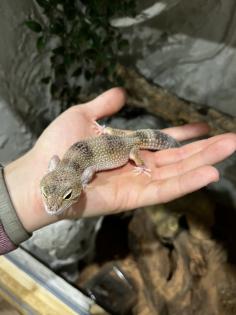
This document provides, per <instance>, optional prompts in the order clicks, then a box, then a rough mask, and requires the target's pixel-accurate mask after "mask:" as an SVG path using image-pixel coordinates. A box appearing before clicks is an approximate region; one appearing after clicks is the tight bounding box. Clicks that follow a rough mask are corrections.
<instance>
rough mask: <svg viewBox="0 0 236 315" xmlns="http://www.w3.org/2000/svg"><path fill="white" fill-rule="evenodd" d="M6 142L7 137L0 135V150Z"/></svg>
mask: <svg viewBox="0 0 236 315" xmlns="http://www.w3.org/2000/svg"><path fill="white" fill-rule="evenodd" d="M7 141H8V137H7V136H6V135H0V149H3V148H4V147H5V144H6V143H7Z"/></svg>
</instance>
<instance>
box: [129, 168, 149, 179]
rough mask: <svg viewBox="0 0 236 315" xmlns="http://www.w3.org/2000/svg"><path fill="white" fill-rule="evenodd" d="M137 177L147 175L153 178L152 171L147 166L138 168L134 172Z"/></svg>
mask: <svg viewBox="0 0 236 315" xmlns="http://www.w3.org/2000/svg"><path fill="white" fill-rule="evenodd" d="M133 172H134V173H135V175H140V174H145V175H147V176H149V177H151V174H150V173H151V170H150V169H149V168H147V167H145V166H136V167H135V168H134V170H133Z"/></svg>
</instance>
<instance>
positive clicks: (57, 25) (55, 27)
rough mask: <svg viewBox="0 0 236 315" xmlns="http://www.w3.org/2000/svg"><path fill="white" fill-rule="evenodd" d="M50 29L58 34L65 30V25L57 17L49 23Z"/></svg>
mask: <svg viewBox="0 0 236 315" xmlns="http://www.w3.org/2000/svg"><path fill="white" fill-rule="evenodd" d="M50 31H51V33H52V34H55V35H60V34H63V33H64V32H65V25H64V21H63V20H62V19H57V21H56V22H55V23H54V24H52V25H50Z"/></svg>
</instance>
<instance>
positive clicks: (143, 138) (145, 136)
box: [135, 129, 180, 151]
mask: <svg viewBox="0 0 236 315" xmlns="http://www.w3.org/2000/svg"><path fill="white" fill-rule="evenodd" d="M135 136H136V137H137V138H138V141H139V146H140V149H147V150H154V151H159V150H165V149H170V148H177V147H179V146H180V143H179V142H178V141H177V140H175V139H174V138H173V137H171V136H169V135H168V134H166V133H164V132H162V131H160V130H155V129H143V130H138V131H136V135H135Z"/></svg>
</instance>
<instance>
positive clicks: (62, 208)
mask: <svg viewBox="0 0 236 315" xmlns="http://www.w3.org/2000/svg"><path fill="white" fill-rule="evenodd" d="M43 204H44V208H45V211H46V212H47V214H49V215H51V216H53V215H60V214H62V213H63V212H64V211H65V210H67V209H68V208H70V207H71V205H72V203H69V204H68V205H66V206H63V207H60V208H58V209H55V210H54V209H50V208H49V207H48V206H47V204H46V202H45V200H43Z"/></svg>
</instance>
